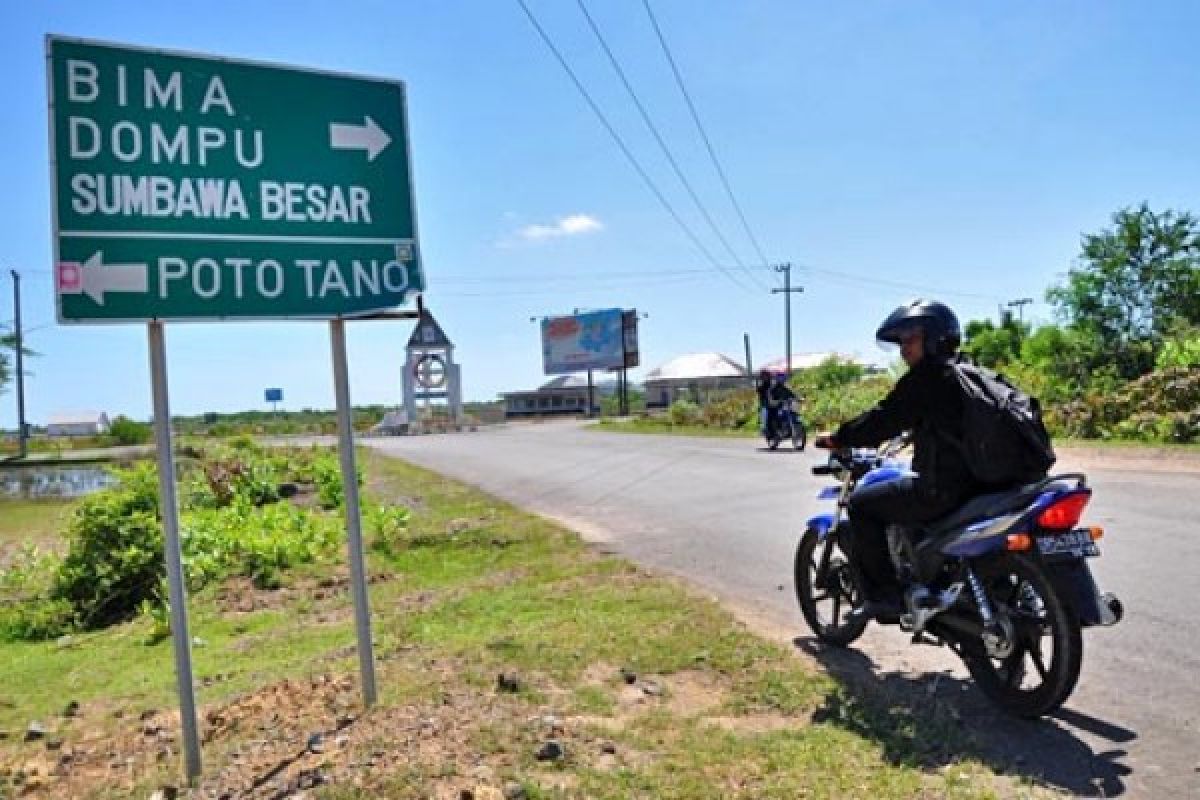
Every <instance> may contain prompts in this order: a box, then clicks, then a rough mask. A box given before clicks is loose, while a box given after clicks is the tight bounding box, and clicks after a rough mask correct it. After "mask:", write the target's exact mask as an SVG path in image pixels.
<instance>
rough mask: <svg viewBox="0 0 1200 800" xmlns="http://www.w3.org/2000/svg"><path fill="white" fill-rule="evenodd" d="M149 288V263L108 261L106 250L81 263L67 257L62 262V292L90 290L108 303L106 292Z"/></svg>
mask: <svg viewBox="0 0 1200 800" xmlns="http://www.w3.org/2000/svg"><path fill="white" fill-rule="evenodd" d="M148 288H149V281H148V279H147V270H146V265H145V264H105V263H104V253H103V252H102V251H99V250H98V251H96V253H95V254H94V255H93V256H92V257H91V258H89V259H88V260H87V261H85V262H83V263H82V264H80V263H79V262H77V261H64V262H62V263H60V264H59V265H58V293H59V294H86V295H87V296H88V297H90V298H92V299H93V300H95V301H96V302H97V303H99V304H100V305H104V294H105V292H141V293H143V294H144V293H145V292H146V291H147V289H148Z"/></svg>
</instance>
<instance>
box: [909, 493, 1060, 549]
mask: <svg viewBox="0 0 1200 800" xmlns="http://www.w3.org/2000/svg"><path fill="white" fill-rule="evenodd" d="M1049 486H1050V484H1049V483H1048V482H1047V481H1045V480H1040V481H1037V482H1036V483H1028V484H1025V485H1023V486H1016V487H1013V488H1012V489H1005V490H1004V491H1000V492H991V493H989V494H981V495H978V496H977V497H973V498H971V499H970V500H968V501H967V503H966V505H964V506H962V507H960V508H959V509H958V510H957V511H954V512H952V513H951V514H950V515H949V516H945V517H942V518H941V519H938V520H934V521H933V522H930V523H928V524H927V525H926V526H925V532H926V536H930V537H937V536H940V535H942V534H944V533H948V532H950V531H953V530H956V529H958V528H962V527H965V526H966V525H968V524H969V523H972V522H976V521H978V520H983V519H987V518H988V517H997V516H1000V515H1001V514H1004V513H1007V512H1010V511H1016V510H1017V509H1019V508H1021V507H1022V506H1027V505H1029V504H1030V503H1032V502H1033V501H1034V500H1035V499H1036V498H1037V496H1038V495H1040V494H1041V493H1042V492H1044V491H1046V490H1047V489H1048V488H1049Z"/></svg>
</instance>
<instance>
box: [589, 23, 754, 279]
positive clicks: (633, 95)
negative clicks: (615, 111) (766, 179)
mask: <svg viewBox="0 0 1200 800" xmlns="http://www.w3.org/2000/svg"><path fill="white" fill-rule="evenodd" d="M576 2H577V3H578V4H579V10H580V11H582V12H583V16H584V19H586V20H587V24H588V27H589V28H591V29H592V33H594V34H595V35H596V40H597V41H598V42H599V43H600V47H601V48H603V50H604V54H605V55H606V56H608V61H609V63H610V64H612V68H613V70H614V71H616V73H617V77H618V78H620V79H621V84H622V85H623V86H624V87H625V91H626V92H628V93H629V98H630V99H631V100H633V104H634V105H635V106H637V110H638V113H639V114H641V116H642V121H643V122H645V123H646V127H647V128H649V129H650V133H651V134H653V136H654V140H655V141H656V142H658V146H659V149H661V150H662V152H663V155H664V156H666V158H667V162H668V163H669V164H670V165H671V169H672V170H674V171H675V176H676V177H677V178H679V182H680V183H681V184H683V188H684V189H686V190H687V193H688V195H689V196H690V197H691V198H692V202H693V203H695V204H696V208H697V209H698V210H699V211H700V214H701V216H703V217H704V221H705V222H707V223H708V227H709V229H710V230H712V232H713V234H714V235H715V236H716V237H717V239H718V240H719V241H720V242H721V244H722V245H723V246H724V247H725V252H726V253H728V254H729V256H730V258H732V259H733V260H734V262H736V263H737V265H738V266H739V267H741V268H742V271H743V272H745V273H746V275H748V276H749V277H750V280H752V281H753V282H754V283H756V284H758V288H760V289H766V288H767V287H766V286H765V285H764V284H763V283H761V282H760V281H759V280H758V278H756V277H755V276H754V274H753V273H751V272H750V271H749V270H748V269H746V265H745V264H744V263H743V262H742V259H741V258H740V257H738V254H737V253H735V252H734V250H733V248H732V247H731V246H730V244H729V240H728V239H726V238H725V234H723V233H721V229H720V228H718V227H717V223H716V222H714V221H713V218H712V215H711V214H710V213H709V211H708V208H707V207H705V205H704V203H702V202H701V201H700V197H699V195H697V194H696V190H695V189H694V188H692V183H691V181H689V180H688V179H687V176H685V175H684V174H683V170H682V169H681V168H680V167H679V162H678V161H676V160H675V156H674V155H673V154H672V153H671V148H670V147H668V146H667V143H666V141H664V140H663V137H662V134H661V133H660V132H659V130H658V126H657V125H655V124H654V120H652V119H651V118H650V113H649V112H648V111H646V107H645V105H644V104H643V103H642V101H641V98H639V97H638V94H637V92H636V91H634V88H633V85H632V84H631V83H630V82H629V78H628V77H627V76H626V75H625V70H624V69H622V68H621V64H620V62H619V61H618V60H617V57H616V55H615V54H614V53H613V51H612V48H610V47H609V46H608V41H607V40H605V38H604V34H602V33H601V32H600V28H599V26H597V25H596V21H595V19H593V18H592V15H591V13H589V12H588V9H587V5H585V4H584V1H583V0H576Z"/></svg>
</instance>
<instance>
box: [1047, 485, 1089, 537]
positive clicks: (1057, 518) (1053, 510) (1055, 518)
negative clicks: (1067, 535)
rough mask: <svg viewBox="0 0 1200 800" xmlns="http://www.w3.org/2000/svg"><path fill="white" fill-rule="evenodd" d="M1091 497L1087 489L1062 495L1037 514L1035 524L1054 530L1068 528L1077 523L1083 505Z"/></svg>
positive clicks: (1081, 514) (1081, 513)
mask: <svg viewBox="0 0 1200 800" xmlns="http://www.w3.org/2000/svg"><path fill="white" fill-rule="evenodd" d="M1091 499H1092V493H1091V492H1089V491H1082V492H1071V493H1070V494H1067V495H1063V496H1062V497H1060V498H1058V499H1057V500H1055V501H1054V502H1053V503H1051V504H1050V506H1049V507H1048V508H1046V509H1045V510H1044V511H1042V513H1040V514H1038V517H1037V524H1038V525H1039V526H1040V527H1042V528H1049V529H1050V530H1055V531H1061V530H1070V529H1071V528H1074V527H1075V526H1076V525H1077V524H1078V523H1079V518H1080V517H1082V516H1083V507H1084V506H1086V505H1087V504H1088V501H1089V500H1091Z"/></svg>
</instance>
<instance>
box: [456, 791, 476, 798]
mask: <svg viewBox="0 0 1200 800" xmlns="http://www.w3.org/2000/svg"><path fill="white" fill-rule="evenodd" d="M458 800H475V792H473V791H471V790H470V789H463V790H462V791H460V792H459V793H458Z"/></svg>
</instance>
